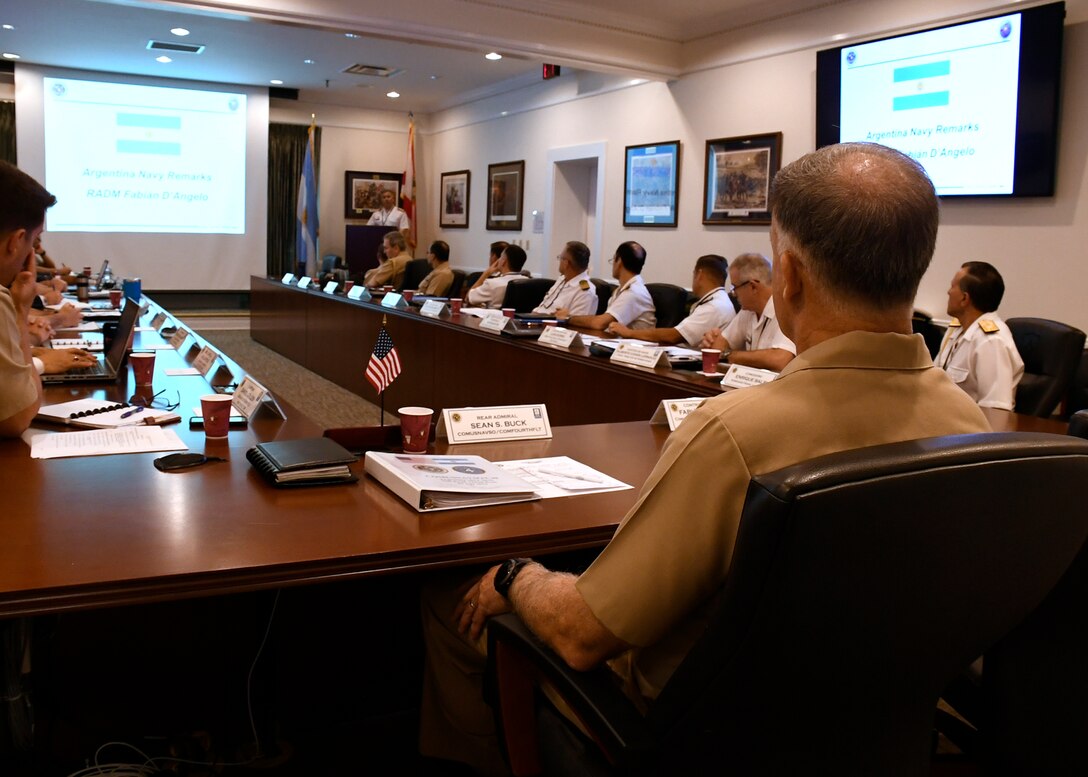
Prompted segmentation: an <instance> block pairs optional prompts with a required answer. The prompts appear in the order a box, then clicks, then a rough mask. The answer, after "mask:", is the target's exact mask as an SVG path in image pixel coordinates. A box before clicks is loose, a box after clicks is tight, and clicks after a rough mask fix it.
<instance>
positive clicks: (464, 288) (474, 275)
mask: <svg viewBox="0 0 1088 777" xmlns="http://www.w3.org/2000/svg"><path fill="white" fill-rule="evenodd" d="M481 275H483V273H482V272H480V271H479V270H477V271H476V272H470V273H469V274H468V275H466V276H465V282H464V283H463V284H462V285H461V296H462V297H463V296H464V295H465V294H468V290H469V289H471V288H472V287H473V286H475V285H476V281H478V280H480V276H481Z"/></svg>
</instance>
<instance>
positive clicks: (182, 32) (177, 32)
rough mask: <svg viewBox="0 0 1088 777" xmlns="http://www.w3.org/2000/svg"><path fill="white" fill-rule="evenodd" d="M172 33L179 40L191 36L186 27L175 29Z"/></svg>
mask: <svg viewBox="0 0 1088 777" xmlns="http://www.w3.org/2000/svg"><path fill="white" fill-rule="evenodd" d="M170 32H171V33H172V34H174V35H177V36H178V37H179V38H184V37H185V36H186V35H188V34H189V31H188V30H187V29H185V28H184V27H174V28H173V29H172V30H170Z"/></svg>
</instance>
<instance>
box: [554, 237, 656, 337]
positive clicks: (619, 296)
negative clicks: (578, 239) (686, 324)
mask: <svg viewBox="0 0 1088 777" xmlns="http://www.w3.org/2000/svg"><path fill="white" fill-rule="evenodd" d="M645 265H646V249H645V248H643V247H642V246H641V245H639V244H638V243H636V242H635V241H634V240H629V241H627V242H626V243H620V245H619V248H617V249H616V253H615V254H613V255H612V277H613V278H615V279H616V280H617V281H619V288H617V289H616V290H615V291H614V292H612V296H611V297H609V298H608V308H607V309H606V310H605V311H604V313H601V314H600V315H599V316H597V315H590V316H572V315H570V311H568V310H564V309H563V308H560V309H559V310H557V311H555V317H556V318H558V319H560V320H562V319H567V320H568V321H569V323H570V325H571V326H580V327H585V328H586V329H604V328H605V327H607V326H608V325H609V324H611V323H612V322H613V321H617V322H619V323H620V324H623V325H624V326H629V327H631V328H632V329H653V328H654V326H655V325H656V324H657V317H656V314H655V310H654V300H653V297H651V296H650V290H649V289H647V288H646V282H645V281H644V280H642V268H643V267H644V266H645Z"/></svg>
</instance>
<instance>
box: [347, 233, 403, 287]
mask: <svg viewBox="0 0 1088 777" xmlns="http://www.w3.org/2000/svg"><path fill="white" fill-rule="evenodd" d="M344 229H345V232H346V234H345V238H344V259H345V261H347V263H348V272H349V273H351V276H352V277H354V276H356V275H358V276H361V275H362V274H363V273H365V272H366V271H367V270H370V269H372V268H374V267H377V266H378V249H379V248H381V245H382V238H383V237H384V236H385V234H386V233H387V232H390V231H392V230H391V229H390V228H389V227H370V226H367V225H365V224H348V225H347V226H346V227H345V228H344Z"/></svg>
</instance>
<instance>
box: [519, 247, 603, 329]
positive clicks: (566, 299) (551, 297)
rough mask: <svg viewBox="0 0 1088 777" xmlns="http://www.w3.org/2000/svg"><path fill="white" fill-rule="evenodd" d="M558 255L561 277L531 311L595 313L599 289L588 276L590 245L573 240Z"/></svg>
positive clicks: (580, 314)
mask: <svg viewBox="0 0 1088 777" xmlns="http://www.w3.org/2000/svg"><path fill="white" fill-rule="evenodd" d="M556 258H557V259H558V260H559V280H557V281H556V282H555V283H554V284H552V287H551V288H550V289H548V293H547V294H545V295H544V299H543V300H542V301H541V303H540V304H539V305H537V306H536V307H535V308H533V311H532V312H533V313H534V314H536V315H544V316H546V315H551V314H552V313H555V312H556V311H557V310H565V311H567V313H568V314H569V315H571V316H592V315H595V314H596V313H597V288H596V287H595V286H594V285H593V281H591V280H590V279H589V272H588V268H589V246H587V245H586V244H585V243H579V242H578V241H577V240H572V241H571V242H569V243H567V244H566V245H565V246H564V247H563V251H562V253H560V254H559V256H557V257H556Z"/></svg>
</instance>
